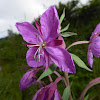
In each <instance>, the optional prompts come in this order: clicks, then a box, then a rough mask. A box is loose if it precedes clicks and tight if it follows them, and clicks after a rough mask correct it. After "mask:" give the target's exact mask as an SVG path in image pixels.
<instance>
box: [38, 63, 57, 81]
mask: <svg viewBox="0 0 100 100" xmlns="http://www.w3.org/2000/svg"><path fill="white" fill-rule="evenodd" d="M56 67H57V66H56V65H55V64H53V65H52V66H50V67H49V68H48V69H47V70H46V71H45V72H43V73H42V74H41V76H40V77H39V78H38V80H37V81H39V80H41V79H42V78H44V77H46V76H48V75H50V74H52V73H53V71H54V70H55V69H56Z"/></svg>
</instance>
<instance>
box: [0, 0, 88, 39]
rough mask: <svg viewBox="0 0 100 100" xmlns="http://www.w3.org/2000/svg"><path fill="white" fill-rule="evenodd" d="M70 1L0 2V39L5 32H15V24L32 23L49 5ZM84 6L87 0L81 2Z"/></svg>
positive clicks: (31, 0) (28, 0) (14, 0)
mask: <svg viewBox="0 0 100 100" xmlns="http://www.w3.org/2000/svg"><path fill="white" fill-rule="evenodd" d="M68 1H71V0H0V38H2V37H5V36H7V35H8V33H7V30H8V29H11V30H13V31H14V32H17V33H18V31H17V29H16V27H15V23H16V22H24V21H28V22H32V21H33V20H34V18H37V17H39V16H40V15H42V13H43V12H44V11H45V10H46V9H47V8H49V7H50V6H51V5H58V4H59V2H61V3H67V2H68ZM81 1H82V4H86V2H87V1H88V0H81Z"/></svg>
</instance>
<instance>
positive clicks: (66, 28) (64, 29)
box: [60, 24, 70, 33]
mask: <svg viewBox="0 0 100 100" xmlns="http://www.w3.org/2000/svg"><path fill="white" fill-rule="evenodd" d="M69 25H70V24H68V25H67V26H66V27H65V28H63V29H62V30H61V31H60V33H61V32H64V31H67V30H68V28H69Z"/></svg>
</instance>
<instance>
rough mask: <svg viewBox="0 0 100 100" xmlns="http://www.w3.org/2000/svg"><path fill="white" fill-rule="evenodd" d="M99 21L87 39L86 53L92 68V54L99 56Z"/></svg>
mask: <svg viewBox="0 0 100 100" xmlns="http://www.w3.org/2000/svg"><path fill="white" fill-rule="evenodd" d="M99 34H100V23H99V24H98V25H97V26H96V28H95V30H94V32H93V33H92V36H91V37H90V41H89V43H90V44H89V47H88V53H87V60H88V63H89V65H90V67H91V68H92V65H93V60H94V59H93V55H94V56H95V57H97V58H98V57H100V37H99Z"/></svg>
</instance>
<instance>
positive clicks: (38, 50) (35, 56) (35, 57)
mask: <svg viewBox="0 0 100 100" xmlns="http://www.w3.org/2000/svg"><path fill="white" fill-rule="evenodd" d="M39 48H40V47H39ZM39 48H38V49H37V51H36V52H35V54H34V59H36V54H37V53H38V51H39Z"/></svg>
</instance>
